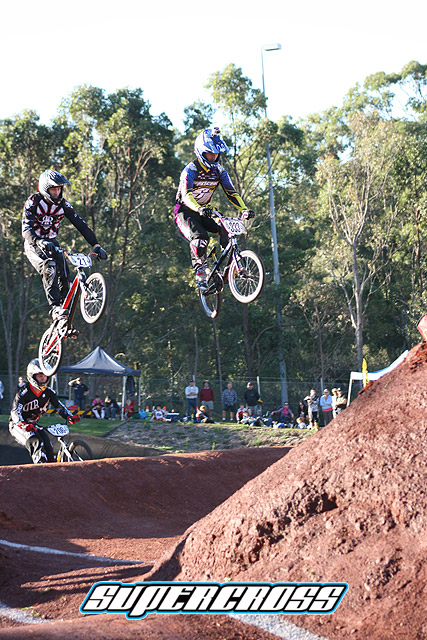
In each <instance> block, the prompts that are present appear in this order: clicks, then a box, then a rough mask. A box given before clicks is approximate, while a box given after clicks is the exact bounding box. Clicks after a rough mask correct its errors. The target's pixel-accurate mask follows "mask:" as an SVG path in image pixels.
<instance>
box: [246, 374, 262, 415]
mask: <svg viewBox="0 0 427 640" xmlns="http://www.w3.org/2000/svg"><path fill="white" fill-rule="evenodd" d="M244 398H245V403H246V407H247V409H248V411H249V415H250V416H255V415H256V413H257V407H258V403H260V402H261V398H260V395H259V393H258V391H257V389H255V387H254V385H253V382H248V384H247V385H246V390H245V393H244Z"/></svg>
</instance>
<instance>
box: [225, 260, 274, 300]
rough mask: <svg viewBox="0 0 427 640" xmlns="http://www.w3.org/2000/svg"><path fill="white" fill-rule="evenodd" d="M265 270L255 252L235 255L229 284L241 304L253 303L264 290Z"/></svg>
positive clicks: (229, 274)
mask: <svg viewBox="0 0 427 640" xmlns="http://www.w3.org/2000/svg"><path fill="white" fill-rule="evenodd" d="M264 282H265V270H264V265H263V263H262V260H261V258H259V257H258V256H257V254H256V253H254V251H250V250H245V251H240V252H239V253H236V254H235V259H233V261H232V263H231V265H230V270H229V272H228V284H229V285H230V291H231V293H232V294H233V296H234V297H235V298H236V300H238V301H239V302H244V303H248V302H253V301H254V300H256V299H257V298H258V296H259V295H260V293H261V291H262V290H263V288H264Z"/></svg>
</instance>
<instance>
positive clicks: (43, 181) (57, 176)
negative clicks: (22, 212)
mask: <svg viewBox="0 0 427 640" xmlns="http://www.w3.org/2000/svg"><path fill="white" fill-rule="evenodd" d="M64 184H70V182H69V181H68V180H67V178H65V177H64V176H63V175H62V174H61V173H59V172H58V171H54V170H53V169H47V170H46V171H43V173H42V174H41V176H40V178H39V191H40V193H41V194H42V196H43V198H45V199H46V200H48V201H49V202H52V203H54V204H58V203H59V202H61V200H62V187H63V186H64ZM51 187H61V194H60V196H59V198H52V196H51V195H50V193H49V189H50V188H51Z"/></svg>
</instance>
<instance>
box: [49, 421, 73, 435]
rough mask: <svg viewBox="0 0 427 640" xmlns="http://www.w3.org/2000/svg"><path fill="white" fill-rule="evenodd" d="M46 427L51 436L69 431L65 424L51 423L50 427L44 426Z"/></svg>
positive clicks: (65, 433)
mask: <svg viewBox="0 0 427 640" xmlns="http://www.w3.org/2000/svg"><path fill="white" fill-rule="evenodd" d="M46 429H47V430H48V431H49V433H51V434H52V435H53V436H56V437H57V438H59V437H60V436H66V435H67V433H70V430H69V428H68V427H67V425H66V424H51V425H50V427H46Z"/></svg>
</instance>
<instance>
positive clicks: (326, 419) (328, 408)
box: [319, 389, 334, 427]
mask: <svg viewBox="0 0 427 640" xmlns="http://www.w3.org/2000/svg"><path fill="white" fill-rule="evenodd" d="M319 404H320V408H321V410H322V415H323V426H324V427H326V425H327V424H329V423H330V422H331V420H332V419H333V417H334V416H333V413H332V396H331V394H330V393H329V389H324V390H323V395H322V396H321V398H320V401H319Z"/></svg>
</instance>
